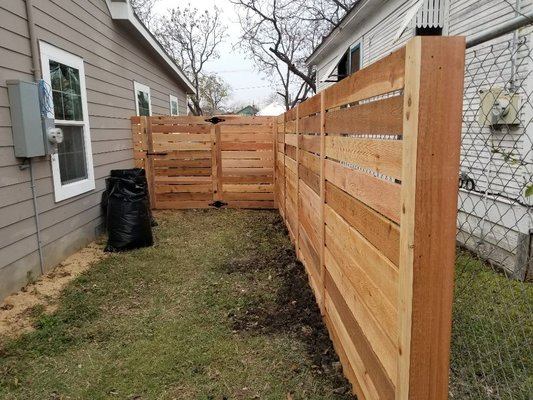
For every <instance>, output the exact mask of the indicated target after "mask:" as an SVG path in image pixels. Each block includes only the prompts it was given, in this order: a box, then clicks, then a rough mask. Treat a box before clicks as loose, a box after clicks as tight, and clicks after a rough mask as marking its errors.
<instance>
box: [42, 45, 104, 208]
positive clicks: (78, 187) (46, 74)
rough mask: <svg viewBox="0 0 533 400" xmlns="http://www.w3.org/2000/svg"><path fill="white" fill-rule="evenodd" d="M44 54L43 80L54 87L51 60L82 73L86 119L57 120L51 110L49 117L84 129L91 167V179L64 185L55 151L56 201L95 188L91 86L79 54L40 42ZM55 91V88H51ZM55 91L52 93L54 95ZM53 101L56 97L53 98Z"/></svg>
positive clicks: (87, 157) (62, 123)
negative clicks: (88, 99) (87, 81)
mask: <svg viewBox="0 0 533 400" xmlns="http://www.w3.org/2000/svg"><path fill="white" fill-rule="evenodd" d="M39 47H40V53H41V68H42V74H43V79H44V81H45V82H46V83H47V86H48V87H51V86H52V82H51V78H50V61H56V62H58V63H61V64H63V65H68V66H69V67H72V68H76V69H77V70H78V71H79V74H80V93H81V104H82V113H83V121H63V120H56V119H55V116H54V110H53V109H52V110H50V111H49V112H48V117H49V118H54V121H55V124H56V126H57V127H59V128H60V127H61V126H62V125H63V126H81V127H82V128H83V141H84V149H85V161H86V168H87V178H86V179H83V180H79V181H76V182H71V183H66V184H63V183H62V182H61V172H60V169H59V156H58V154H57V152H55V153H53V154H52V155H51V156H50V161H51V164H52V178H53V182H54V197H55V201H56V203H57V202H60V201H62V200H66V199H69V198H71V197H74V196H78V195H80V194H82V193H86V192H89V191H91V190H94V189H95V187H96V185H95V180H94V166H93V152H92V146H91V129H90V126H89V111H88V106H87V87H86V83H85V68H84V62H83V58H81V57H78V56H76V55H74V54H71V53H69V52H66V51H65V50H62V49H60V48H58V47H55V46H52V45H51V44H48V43H46V42H42V41H40V42H39ZM50 92H51V91H50ZM51 95H52V94H51V93H50V96H51ZM50 102H51V103H52V99H50Z"/></svg>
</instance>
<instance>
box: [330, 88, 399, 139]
mask: <svg viewBox="0 0 533 400" xmlns="http://www.w3.org/2000/svg"><path fill="white" fill-rule="evenodd" d="M403 101H404V99H403V96H394V97H390V98H387V99H382V100H378V101H372V102H370V103H366V104H357V105H354V106H352V107H348V108H341V109H339V110H334V111H329V112H328V113H326V126H327V133H329V134H339V133H345V134H359V135H363V134H370V135H401V134H402V131H403Z"/></svg>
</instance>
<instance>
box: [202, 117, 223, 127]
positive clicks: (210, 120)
mask: <svg viewBox="0 0 533 400" xmlns="http://www.w3.org/2000/svg"><path fill="white" fill-rule="evenodd" d="M224 121H225V119H224V118H218V117H213V118H209V119H206V120H205V122H211V123H212V124H213V125H216V124H218V123H219V122H224Z"/></svg>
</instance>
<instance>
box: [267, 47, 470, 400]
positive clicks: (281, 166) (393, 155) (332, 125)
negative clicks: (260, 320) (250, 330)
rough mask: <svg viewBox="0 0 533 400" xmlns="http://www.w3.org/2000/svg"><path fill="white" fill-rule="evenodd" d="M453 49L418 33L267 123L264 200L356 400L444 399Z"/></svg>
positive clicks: (458, 79) (451, 227)
mask: <svg viewBox="0 0 533 400" xmlns="http://www.w3.org/2000/svg"><path fill="white" fill-rule="evenodd" d="M463 73H464V39H463V38H442V37H416V38H414V39H412V40H411V41H410V42H409V43H408V45H407V47H405V48H403V49H400V50H398V51H396V52H395V53H393V54H391V55H390V56H388V57H386V58H384V59H382V60H381V61H378V62H377V63H375V64H373V65H371V66H369V67H368V68H366V69H363V70H361V71H359V72H357V73H355V74H353V75H351V76H350V77H348V78H346V79H344V80H342V81H341V82H339V83H337V84H335V85H334V86H332V87H330V88H328V89H327V90H325V91H323V92H321V93H320V94H319V95H316V96H314V97H312V98H310V99H308V100H306V101H305V102H303V103H301V104H300V105H299V106H297V107H296V108H294V109H292V110H290V111H288V112H287V113H285V114H284V115H282V116H280V117H278V118H277V119H276V120H275V123H274V127H275V130H276V135H275V138H276V146H275V148H276V164H275V165H276V180H275V186H276V188H275V189H276V190H275V196H276V201H277V204H278V206H279V210H280V213H281V215H282V216H283V218H284V220H285V222H286V225H287V227H288V230H289V234H290V236H291V239H292V240H293V241H294V244H295V247H296V250H297V254H298V257H299V259H300V260H301V261H302V262H303V264H304V265H305V267H306V270H307V273H308V276H309V281H310V284H311V287H312V288H313V290H314V293H315V295H316V299H317V302H318V304H319V305H320V308H321V311H322V313H323V316H324V319H325V321H326V324H327V326H328V329H329V332H330V335H331V337H332V339H333V343H334V345H335V348H336V350H337V353H338V354H339V357H340V359H341V362H342V365H343V368H344V372H345V374H346V376H347V377H348V378H349V380H350V381H351V383H352V384H353V388H354V391H355V393H356V394H357V396H358V398H359V399H360V400H363V399H367V400H371V399H397V400H399V399H402V400H403V399H405V400H407V399H427V400H430V399H431V400H441V399H447V397H448V368H449V350H450V335H451V307H452V291H453V267H454V254H455V221H456V212H457V195H458V193H457V192H458V189H457V187H458V185H457V176H458V173H459V144H460V132H461V112H462V93H463Z"/></svg>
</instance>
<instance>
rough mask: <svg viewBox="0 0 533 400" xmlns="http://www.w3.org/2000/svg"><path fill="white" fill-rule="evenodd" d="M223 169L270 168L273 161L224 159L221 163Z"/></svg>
mask: <svg viewBox="0 0 533 400" xmlns="http://www.w3.org/2000/svg"><path fill="white" fill-rule="evenodd" d="M223 165H224V167H225V168H258V167H268V168H272V167H273V165H274V160H272V159H263V160H261V159H258V160H253V159H225V160H224V162H223Z"/></svg>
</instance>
